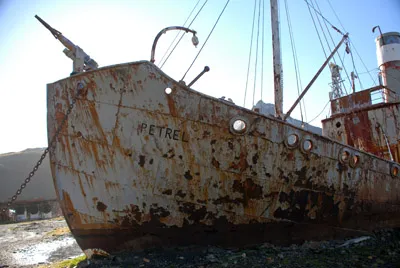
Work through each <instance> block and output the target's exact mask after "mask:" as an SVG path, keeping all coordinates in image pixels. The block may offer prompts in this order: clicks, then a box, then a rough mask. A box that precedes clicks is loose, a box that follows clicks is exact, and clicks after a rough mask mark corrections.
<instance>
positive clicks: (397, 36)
mask: <svg viewBox="0 0 400 268" xmlns="http://www.w3.org/2000/svg"><path fill="white" fill-rule="evenodd" d="M377 27H378V26H377ZM375 28H376V27H374V29H375ZM379 30H380V29H379ZM375 42H376V56H377V60H378V66H379V69H380V74H379V75H380V81H381V83H382V85H383V86H385V87H386V88H387V89H386V90H385V102H393V101H396V100H398V99H399V97H400V33H398V32H389V33H384V34H382V33H381V34H380V35H379V36H378V37H377V38H376V40H375Z"/></svg>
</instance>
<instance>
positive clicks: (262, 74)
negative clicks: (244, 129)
mask: <svg viewBox="0 0 400 268" xmlns="http://www.w3.org/2000/svg"><path fill="white" fill-rule="evenodd" d="M264 6H265V1H264V0H262V34H261V36H262V41H261V101H262V99H263V86H264V17H265V9H264Z"/></svg>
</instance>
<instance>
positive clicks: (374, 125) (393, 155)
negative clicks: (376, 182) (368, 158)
mask: <svg viewBox="0 0 400 268" xmlns="http://www.w3.org/2000/svg"><path fill="white" fill-rule="evenodd" d="M382 90H385V91H383V93H384V98H383V99H376V97H374V96H376V95H377V93H380V94H382ZM388 90H389V89H387V88H385V87H382V86H378V87H374V88H371V89H367V90H363V91H359V92H356V93H354V94H351V95H348V96H345V97H341V98H338V99H334V100H332V101H331V108H332V116H331V117H330V118H328V119H325V120H323V121H322V125H323V135H324V136H327V137H329V138H331V139H334V140H337V141H339V142H342V143H344V144H348V145H350V146H353V147H355V148H358V149H360V150H363V151H365V152H369V153H371V154H374V155H377V156H379V157H381V158H384V159H387V160H392V161H395V162H400V146H399V145H400V144H399V140H400V123H399V109H400V106H399V105H400V102H398V101H396V99H395V98H392V101H391V102H386V101H387V98H388V94H387V92H388ZM377 100H378V101H377Z"/></svg>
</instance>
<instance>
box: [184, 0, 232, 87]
mask: <svg viewBox="0 0 400 268" xmlns="http://www.w3.org/2000/svg"><path fill="white" fill-rule="evenodd" d="M229 1H230V0H227V1H226V4H225V6H224V8H223V9H222V11H221V13H220V14H219V16H218V19H217V21H216V22H215V24H214V26H213V27H212V29H211V31H210V33H209V34H208V36H207V39H206V41H204V44H203V45H202V46H201V48H200V50H199V52H198V53H197V55H196V57H195V58H194V60H193V62H192V64H190V66H189V68H188V69H187V71H186V73H185V74H184V75H183V77H182V79H181V80H182V81H183V79H184V78H185V76H186V74H187V73H188V72H189V70H190V69H191V68H192V66H193V64H194V63H195V61H196V60H197V57H198V56H199V55H200V53H201V51H202V50H203V48H204V46H205V45H206V44H207V41H208V39H209V38H210V36H211V34H212V33H213V31H214V29H215V27H216V26H217V24H218V22H219V19H220V18H221V16H222V14H224V11H225V9H226V7H227V6H228V4H229Z"/></svg>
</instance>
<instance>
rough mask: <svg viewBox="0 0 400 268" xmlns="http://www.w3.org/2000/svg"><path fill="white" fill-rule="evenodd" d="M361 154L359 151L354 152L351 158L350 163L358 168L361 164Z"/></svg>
mask: <svg viewBox="0 0 400 268" xmlns="http://www.w3.org/2000/svg"><path fill="white" fill-rule="evenodd" d="M360 158H361V157H360V155H359V154H358V153H354V154H353V155H352V156H351V157H350V160H349V164H350V166H351V167H352V168H356V167H358V166H359V165H360V161H361V160H360Z"/></svg>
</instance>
